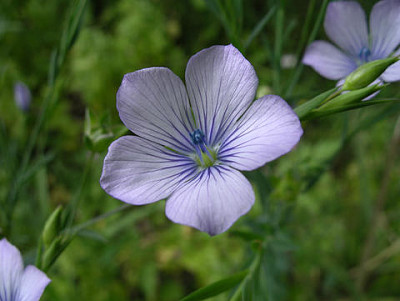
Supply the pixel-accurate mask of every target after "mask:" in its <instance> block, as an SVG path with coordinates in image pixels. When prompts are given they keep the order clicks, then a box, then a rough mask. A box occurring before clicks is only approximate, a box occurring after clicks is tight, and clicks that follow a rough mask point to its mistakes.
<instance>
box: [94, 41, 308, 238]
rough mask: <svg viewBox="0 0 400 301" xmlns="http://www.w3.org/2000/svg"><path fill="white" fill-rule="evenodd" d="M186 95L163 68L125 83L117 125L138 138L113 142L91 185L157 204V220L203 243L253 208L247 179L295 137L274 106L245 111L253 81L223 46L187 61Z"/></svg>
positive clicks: (289, 117) (278, 102)
mask: <svg viewBox="0 0 400 301" xmlns="http://www.w3.org/2000/svg"><path fill="white" fill-rule="evenodd" d="M185 78H186V87H185V85H184V84H183V82H182V81H181V80H180V79H179V77H177V76H176V75H175V74H174V73H173V72H172V71H171V70H169V69H167V68H161V67H158V68H148V69H142V70H139V71H136V72H133V73H128V74H126V75H125V76H124V79H123V81H122V84H121V87H120V88H119V90H118V93H117V109H118V111H119V116H120V118H121V120H122V122H123V123H124V124H125V125H126V126H127V127H128V128H129V129H130V130H131V131H132V132H134V133H135V134H136V135H137V136H124V137H121V138H119V139H117V140H116V141H114V142H113V143H112V144H111V146H110V148H109V150H108V154H107V156H106V158H105V160H104V166H103V173H102V176H101V179H100V184H101V186H102V187H103V189H104V190H105V191H106V192H107V193H109V194H110V195H111V196H113V197H115V198H117V199H120V200H122V201H124V202H127V203H130V204H134V205H143V204H148V203H153V202H156V201H158V200H161V199H167V201H166V215H167V217H168V218H169V219H171V220H172V221H173V222H176V223H180V224H184V225H189V226H191V227H195V228H197V229H199V230H201V231H204V232H207V233H208V234H210V235H216V234H219V233H221V232H224V231H226V230H227V229H228V228H229V227H230V226H231V225H232V224H233V223H234V222H235V221H236V220H237V219H238V218H239V217H240V216H242V215H243V214H245V213H247V212H248V211H249V210H250V208H251V207H252V205H253V203H254V198H255V197H254V192H253V189H252V187H251V184H250V183H249V181H248V180H247V179H246V178H245V177H244V176H243V175H242V174H241V173H240V172H239V170H253V169H256V168H259V167H260V166H263V165H264V164H265V163H267V162H269V161H272V160H274V159H276V158H278V157H280V156H282V155H283V154H286V153H287V152H289V151H290V150H291V149H292V148H293V147H294V146H295V145H296V144H297V142H298V141H299V139H300V136H301V135H302V133H303V130H302V128H301V124H300V121H299V119H298V117H297V115H296V114H295V113H294V112H293V110H292V109H291V108H290V106H289V105H288V104H287V103H286V102H285V101H284V100H283V99H282V98H280V97H279V96H275V95H267V96H264V97H262V98H260V99H258V100H256V101H254V102H253V99H254V96H255V93H256V89H257V85H258V79H257V76H256V73H255V71H254V68H253V66H252V65H251V64H250V63H249V62H248V61H247V60H246V59H245V58H244V57H243V55H242V54H241V53H240V52H239V51H238V50H237V49H236V48H235V47H233V46H232V45H228V46H213V47H210V48H207V49H204V50H202V51H200V52H199V53H197V54H196V55H194V56H193V57H192V58H191V59H190V60H189V62H188V65H187V67H186V75H185Z"/></svg>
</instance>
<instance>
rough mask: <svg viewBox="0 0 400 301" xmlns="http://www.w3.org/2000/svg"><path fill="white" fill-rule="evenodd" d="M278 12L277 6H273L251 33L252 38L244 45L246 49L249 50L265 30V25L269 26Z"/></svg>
mask: <svg viewBox="0 0 400 301" xmlns="http://www.w3.org/2000/svg"><path fill="white" fill-rule="evenodd" d="M275 12H276V6H273V7H272V8H271V9H270V10H269V11H268V12H267V13H266V14H265V15H264V17H263V18H262V19H261V20H260V21H259V22H258V23H257V25H256V26H255V27H254V29H253V31H252V32H251V33H250V36H249V37H248V38H247V40H246V42H245V43H244V49H247V48H248V47H249V46H250V44H251V42H252V41H253V40H254V39H255V38H256V37H257V36H258V34H259V33H260V32H261V30H263V28H264V27H265V25H267V23H268V21H269V20H270V19H271V17H272V16H273V15H274V13H275Z"/></svg>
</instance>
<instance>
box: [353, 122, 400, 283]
mask: <svg viewBox="0 0 400 301" xmlns="http://www.w3.org/2000/svg"><path fill="white" fill-rule="evenodd" d="M399 144H400V117H399V118H398V119H397V122H396V125H395V128H394V133H393V136H392V139H391V141H390V145H389V148H388V151H387V156H386V164H385V169H384V170H385V173H384V175H383V177H382V182H381V187H380V191H379V194H378V197H377V198H376V201H375V204H374V211H373V216H372V219H371V222H370V223H369V228H368V234H367V238H366V240H365V242H364V246H363V249H362V253H361V254H362V255H361V264H360V270H359V274H358V277H357V279H356V285H357V287H358V289H359V290H360V291H363V290H364V286H365V281H366V279H367V277H368V270H367V269H366V265H367V261H368V259H369V258H370V257H371V254H372V252H373V250H374V246H375V242H376V238H377V234H378V230H379V221H380V219H381V215H382V211H383V210H384V205H385V200H386V196H387V193H388V188H389V183H390V177H391V171H392V168H393V165H394V160H395V158H396V156H397V148H398V146H399Z"/></svg>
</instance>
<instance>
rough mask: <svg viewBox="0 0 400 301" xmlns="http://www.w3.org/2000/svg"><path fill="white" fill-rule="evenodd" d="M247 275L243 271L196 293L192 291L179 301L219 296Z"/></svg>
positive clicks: (196, 300)
mask: <svg viewBox="0 0 400 301" xmlns="http://www.w3.org/2000/svg"><path fill="white" fill-rule="evenodd" d="M247 273H248V271H243V272H240V273H237V274H235V275H233V276H230V277H228V278H225V279H222V280H219V281H217V282H214V283H212V284H210V285H207V286H205V287H202V288H200V289H198V290H197V291H194V292H193V293H191V294H189V295H187V296H186V297H184V298H183V299H181V301H200V300H205V299H208V298H211V297H214V296H216V295H219V294H221V293H223V292H225V291H227V290H229V289H231V288H233V287H235V286H236V285H238V284H239V283H240V282H241V281H242V280H243V279H244V278H245V277H246V276H247Z"/></svg>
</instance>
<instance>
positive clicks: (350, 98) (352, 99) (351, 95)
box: [318, 84, 385, 111]
mask: <svg viewBox="0 0 400 301" xmlns="http://www.w3.org/2000/svg"><path fill="white" fill-rule="evenodd" d="M383 87H385V86H384V85H380V84H375V85H370V86H367V87H365V88H362V89H358V90H355V91H350V92H347V93H342V94H340V95H339V96H336V97H335V98H333V99H332V100H330V101H329V102H327V103H325V104H324V105H322V106H321V107H320V108H318V111H323V110H326V109H333V108H338V107H343V106H346V105H349V104H353V103H356V102H359V101H362V100H363V99H365V98H366V97H368V96H370V95H371V94H373V93H375V92H377V91H380V90H381V89H382V88H383Z"/></svg>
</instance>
